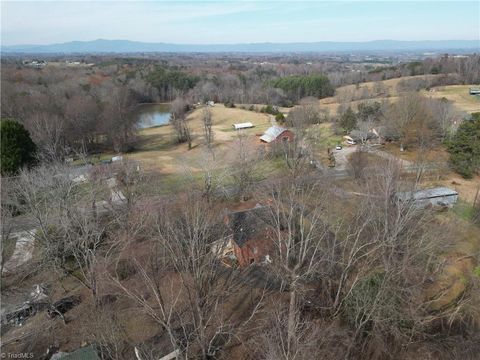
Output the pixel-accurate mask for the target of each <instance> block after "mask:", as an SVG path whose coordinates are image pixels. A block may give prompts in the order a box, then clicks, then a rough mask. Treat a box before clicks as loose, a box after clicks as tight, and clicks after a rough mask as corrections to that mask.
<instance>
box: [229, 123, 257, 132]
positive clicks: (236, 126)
mask: <svg viewBox="0 0 480 360" xmlns="http://www.w3.org/2000/svg"><path fill="white" fill-rule="evenodd" d="M233 128H234V129H235V130H241V129H249V128H253V124H252V123H251V122H244V123H238V124H233Z"/></svg>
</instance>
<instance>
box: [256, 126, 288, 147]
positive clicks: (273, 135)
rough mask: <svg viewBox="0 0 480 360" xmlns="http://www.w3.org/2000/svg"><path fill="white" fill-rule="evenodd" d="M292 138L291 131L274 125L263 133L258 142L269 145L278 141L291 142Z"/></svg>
mask: <svg viewBox="0 0 480 360" xmlns="http://www.w3.org/2000/svg"><path fill="white" fill-rule="evenodd" d="M294 136H295V135H294V134H293V132H292V131H290V130H288V129H286V128H283V127H280V126H277V125H274V126H272V127H270V128H268V129H267V131H265V133H264V134H263V135H262V136H261V137H260V141H261V142H264V143H271V142H275V141H278V140H281V141H288V142H291V141H293V138H294Z"/></svg>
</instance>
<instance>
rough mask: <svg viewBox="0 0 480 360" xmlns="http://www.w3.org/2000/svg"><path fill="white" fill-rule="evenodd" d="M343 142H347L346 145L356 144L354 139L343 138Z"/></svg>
mask: <svg viewBox="0 0 480 360" xmlns="http://www.w3.org/2000/svg"><path fill="white" fill-rule="evenodd" d="M345 142H346V143H347V144H348V145H357V142H356V141H355V140H350V139H348V140H345Z"/></svg>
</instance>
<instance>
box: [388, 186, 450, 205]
mask: <svg viewBox="0 0 480 360" xmlns="http://www.w3.org/2000/svg"><path fill="white" fill-rule="evenodd" d="M396 198H397V199H398V200H399V201H402V202H409V201H413V202H414V205H415V207H417V208H420V209H423V208H427V207H431V206H440V207H452V206H453V205H454V204H455V203H456V202H457V201H458V192H456V191H455V190H452V189H449V188H447V187H436V188H431V189H423V190H417V191H405V192H398V193H397V194H396Z"/></svg>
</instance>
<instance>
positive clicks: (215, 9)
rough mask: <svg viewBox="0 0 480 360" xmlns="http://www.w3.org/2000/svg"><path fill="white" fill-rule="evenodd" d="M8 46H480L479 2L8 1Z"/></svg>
mask: <svg viewBox="0 0 480 360" xmlns="http://www.w3.org/2000/svg"><path fill="white" fill-rule="evenodd" d="M1 20H2V21H1V23H2V24H1V43H2V45H19V44H52V43H62V42H67V41H73V40H81V41H88V40H95V39H122V40H136V41H144V42H166V43H178V44H220V43H221V44H233V43H257V42H277V43H278V42H281V43H285V42H315V41H369V40H385V39H392V40H475V39H480V1H478V0H477V1H465V2H464V1H441V0H440V1H438V0H436V1H434V0H423V1H391V0H384V1H340V0H337V1H308V2H304V1H276V2H271V1H229V0H223V1H217V2H207V1H150V2H144V1H113V0H110V1H107V0H105V1H74V0H71V1H43V0H37V1H19V0H16V1H4V0H2V3H1Z"/></svg>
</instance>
